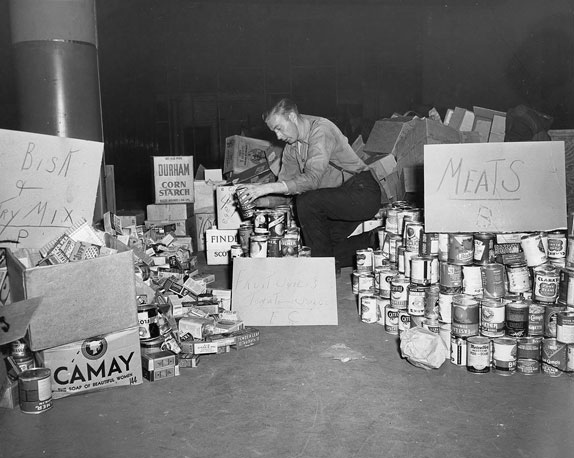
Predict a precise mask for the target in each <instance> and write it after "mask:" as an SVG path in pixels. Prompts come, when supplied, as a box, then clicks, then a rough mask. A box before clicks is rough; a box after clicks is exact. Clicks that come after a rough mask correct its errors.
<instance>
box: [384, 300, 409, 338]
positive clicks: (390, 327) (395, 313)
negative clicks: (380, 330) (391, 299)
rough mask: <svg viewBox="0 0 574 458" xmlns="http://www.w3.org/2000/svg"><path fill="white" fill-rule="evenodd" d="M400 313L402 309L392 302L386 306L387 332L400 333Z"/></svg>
mask: <svg viewBox="0 0 574 458" xmlns="http://www.w3.org/2000/svg"><path fill="white" fill-rule="evenodd" d="M399 313H400V310H399V309H398V308H395V307H393V306H391V304H390V303H389V304H388V305H387V306H386V307H385V332H387V333H389V334H393V335H398V333H399ZM409 327H410V325H409Z"/></svg>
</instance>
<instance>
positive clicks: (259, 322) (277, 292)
mask: <svg viewBox="0 0 574 458" xmlns="http://www.w3.org/2000/svg"><path fill="white" fill-rule="evenodd" d="M231 309H232V310H233V311H236V312H237V313H238V314H239V316H240V317H241V319H242V320H243V321H244V323H245V325H247V326H306V325H337V324H338V318H337V286H336V282H335V259H334V258H234V259H233V283H232V290H231Z"/></svg>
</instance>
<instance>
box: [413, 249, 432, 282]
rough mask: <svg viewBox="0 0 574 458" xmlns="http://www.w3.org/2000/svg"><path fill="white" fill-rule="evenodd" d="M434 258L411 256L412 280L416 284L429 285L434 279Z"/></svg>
mask: <svg viewBox="0 0 574 458" xmlns="http://www.w3.org/2000/svg"><path fill="white" fill-rule="evenodd" d="M432 263H433V258H431V257H423V256H414V257H412V258H411V275H410V277H411V282H412V283H414V284H416V285H421V286H428V285H430V284H431V280H432Z"/></svg>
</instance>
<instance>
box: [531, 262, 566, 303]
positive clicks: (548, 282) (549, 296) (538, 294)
mask: <svg viewBox="0 0 574 458" xmlns="http://www.w3.org/2000/svg"><path fill="white" fill-rule="evenodd" d="M559 283H560V274H559V272H558V269H556V268H555V267H552V266H549V265H544V266H539V267H536V268H534V286H533V296H534V300H537V301H539V302H549V303H554V302H556V299H557V298H558V286H559Z"/></svg>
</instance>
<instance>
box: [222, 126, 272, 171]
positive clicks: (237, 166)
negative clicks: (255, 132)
mask: <svg viewBox="0 0 574 458" xmlns="http://www.w3.org/2000/svg"><path fill="white" fill-rule="evenodd" d="M270 146H271V143H270V142H268V141H265V140H259V139H256V138H249V137H242V136H241V135H233V136H231V137H227V138H226V139H225V159H224V163H223V173H229V172H236V173H237V172H243V171H244V170H247V169H250V168H252V167H254V166H257V165H259V164H264V163H266V162H267V159H266V157H265V151H266V150H267V148H269V147H270Z"/></svg>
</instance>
